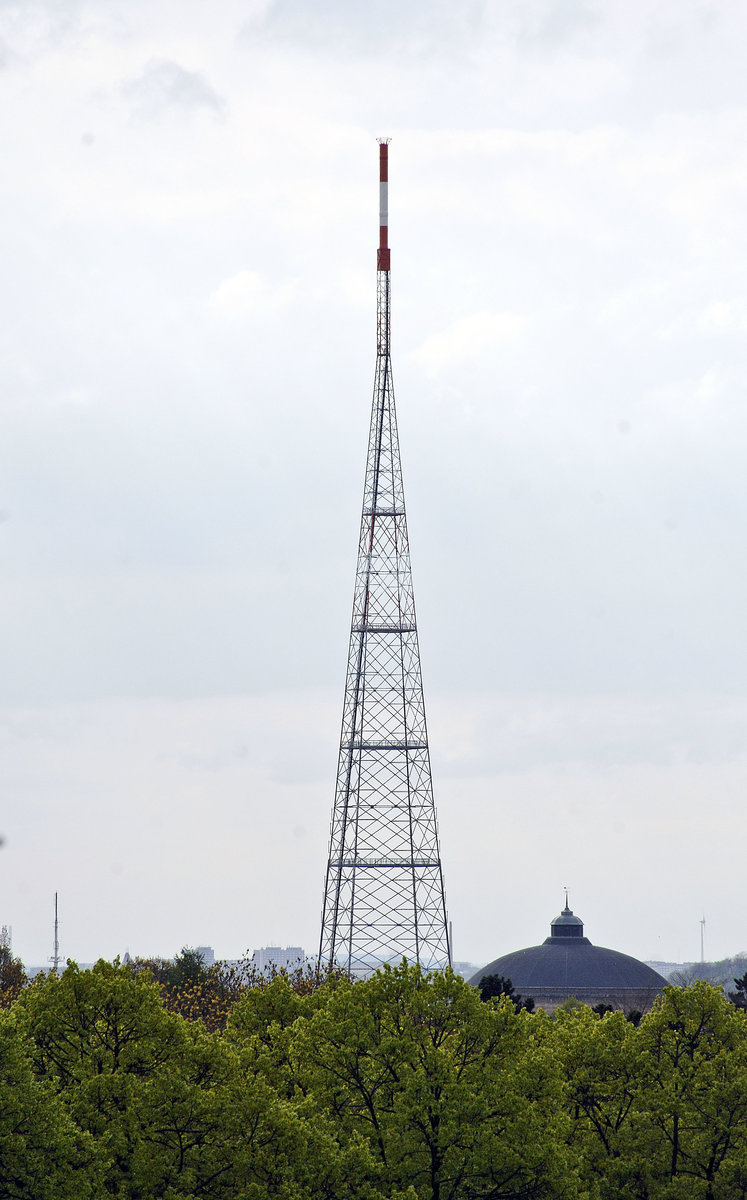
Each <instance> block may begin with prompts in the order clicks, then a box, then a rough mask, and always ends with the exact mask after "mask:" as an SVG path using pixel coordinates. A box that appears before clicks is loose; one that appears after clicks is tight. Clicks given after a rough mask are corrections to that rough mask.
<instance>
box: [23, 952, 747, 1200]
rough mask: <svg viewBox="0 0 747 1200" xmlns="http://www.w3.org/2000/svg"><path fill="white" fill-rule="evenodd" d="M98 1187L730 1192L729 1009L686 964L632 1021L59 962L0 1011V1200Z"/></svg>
mask: <svg viewBox="0 0 747 1200" xmlns="http://www.w3.org/2000/svg"><path fill="white" fill-rule="evenodd" d="M183 965H184V964H183ZM164 969H165V968H164ZM16 982H17V981H16ZM180 988H181V989H182V990H181V991H180V990H179V989H180ZM201 1010H202V1011H201ZM107 1196H112V1197H117V1198H121V1200H152V1198H157V1197H162V1198H163V1200H196V1198H197V1197H200V1198H203V1197H204V1198H205V1200H212V1198H215V1200H219V1198H221V1200H229V1198H230V1200H263V1198H265V1197H267V1198H269V1197H277V1198H279V1200H306V1198H307V1197H308V1198H309V1200H311V1198H312V1197H314V1198H316V1197H322V1198H327V1200H337V1198H339V1200H343V1198H344V1200H480V1198H482V1200H740V1198H741V1200H745V1197H747V1014H746V1013H745V1011H744V1010H743V1009H740V1008H739V1007H738V1006H736V1005H734V1004H732V1003H730V1002H729V1000H728V999H727V998H726V997H725V996H724V994H723V993H722V992H721V991H720V990H719V989H716V988H714V987H712V986H711V985H709V984H707V983H705V982H703V981H697V982H696V983H694V984H693V986H692V987H687V988H674V987H670V988H667V989H666V991H665V992H664V994H663V996H662V997H661V998H660V999H659V1000H658V1001H657V1003H656V1004H655V1006H654V1008H653V1009H652V1011H651V1012H649V1013H648V1014H646V1015H645V1016H644V1017H643V1019H642V1020H641V1022H640V1025H639V1026H638V1027H636V1026H635V1025H634V1024H633V1023H631V1022H630V1021H627V1020H626V1019H625V1018H624V1016H623V1015H622V1014H621V1013H617V1012H610V1013H605V1014H603V1015H600V1014H599V1013H596V1012H593V1011H592V1010H591V1009H589V1008H586V1007H584V1006H583V1005H573V1004H571V1005H566V1006H564V1007H563V1008H562V1009H561V1010H559V1011H558V1012H557V1013H555V1014H554V1015H552V1016H550V1015H548V1014H547V1013H545V1012H543V1011H541V1010H540V1011H538V1012H528V1011H527V1010H526V1009H525V1008H522V1007H517V1005H516V1004H515V1003H514V1002H513V1001H512V999H511V997H510V996H509V995H506V994H505V993H503V994H500V995H497V996H495V997H493V998H488V999H486V1000H483V999H481V996H480V993H479V992H478V991H477V989H476V988H473V987H471V986H470V985H469V984H467V983H465V982H464V981H463V980H462V979H460V978H459V977H458V976H456V975H454V974H453V973H452V972H450V971H447V972H443V973H434V974H431V975H424V974H423V973H421V971H420V970H419V969H418V968H417V967H409V966H407V965H406V964H404V963H403V964H402V965H401V966H399V967H396V968H386V969H384V970H382V971H380V972H378V973H377V974H375V975H373V976H372V977H371V978H370V979H367V980H365V981H361V982H351V981H350V980H348V979H347V978H345V977H344V976H342V975H334V974H332V975H329V976H328V977H325V978H316V977H314V976H313V975H312V974H308V973H307V974H304V973H303V972H297V973H296V974H294V975H284V974H282V973H281V974H280V975H278V976H276V977H275V978H266V977H254V978H253V979H251V980H244V981H241V980H237V979H233V980H231V979H230V978H229V979H223V980H222V981H221V978H220V973H219V972H217V973H216V972H204V971H203V972H202V973H200V972H194V971H192V970H191V969H190V970H185V971H184V972H183V978H182V979H181V980H179V979H177V977H176V976H175V975H173V974H172V976H171V977H170V978H161V979H159V978H158V969H157V967H156V966H154V967H153V968H152V969H151V968H148V967H146V966H144V965H143V964H128V965H126V966H123V965H120V964H119V963H114V964H112V963H106V962H103V961H102V962H99V963H97V964H96V966H95V967H93V968H92V969H91V970H86V971H83V970H79V969H78V968H77V967H76V966H75V965H74V964H70V965H69V966H68V967H67V969H66V970H65V971H64V972H63V973H62V974H61V975H60V976H56V975H54V974H50V975H45V976H41V977H38V978H37V979H36V980H35V981H33V982H32V983H31V984H29V985H27V986H23V987H16V988H15V989H14V992H13V995H12V998H11V1000H10V1002H9V1003H8V1005H7V1006H6V1007H5V1008H4V1009H3V1011H2V1012H0V1200H4V1198H6V1197H7V1198H8V1200H27V1198H28V1200H86V1198H90V1200H100V1198H102V1197H107Z"/></svg>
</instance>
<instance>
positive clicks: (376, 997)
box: [292, 963, 573, 1200]
mask: <svg viewBox="0 0 747 1200" xmlns="http://www.w3.org/2000/svg"><path fill="white" fill-rule="evenodd" d="M544 1024H545V1022H544V1020H543V1019H540V1018H539V1017H529V1016H528V1014H527V1013H526V1012H517V1011H516V1010H515V1008H514V1005H513V1004H512V1003H511V1001H510V1000H509V999H508V997H504V998H503V999H502V1000H500V1001H499V1002H498V1003H492V1004H483V1003H482V1002H481V1000H480V997H479V994H478V992H477V990H476V989H475V988H473V987H471V986H470V985H469V984H467V983H465V982H464V981H463V980H462V979H460V978H459V977H458V976H457V975H455V974H454V973H453V972H452V971H446V972H444V973H440V972H436V973H434V974H432V975H424V974H423V973H422V972H421V970H420V969H419V968H418V967H409V966H407V964H406V963H403V964H402V965H401V966H400V967H397V968H384V969H383V970H382V971H379V972H377V973H376V974H375V975H374V976H372V977H371V978H370V979H367V980H365V981H362V982H358V983H350V982H347V981H344V980H343V981H339V982H338V983H337V985H336V986H335V987H334V988H333V989H331V990H330V991H329V992H328V994H327V998H326V1003H325V1004H324V1005H322V1006H321V1007H319V1009H318V1011H317V1012H315V1013H314V1014H313V1015H312V1016H311V1017H310V1018H309V1019H308V1020H305V1021H296V1023H295V1024H294V1026H293V1027H292V1028H293V1031H294V1033H295V1038H296V1042H297V1047H296V1055H297V1062H298V1068H297V1069H298V1074H299V1090H302V1091H303V1092H304V1093H305V1096H306V1100H305V1104H306V1106H307V1110H308V1108H309V1106H313V1107H314V1108H315V1109H316V1111H317V1112H319V1113H320V1114H321V1115H323V1116H325V1117H326V1118H327V1119H328V1120H330V1121H331V1122H333V1125H334V1128H335V1130H336V1131H337V1136H338V1138H340V1141H341V1145H343V1146H348V1147H350V1146H355V1145H356V1144H360V1142H361V1140H364V1141H365V1143H366V1144H367V1146H368V1148H369V1151H370V1154H371V1156H372V1159H373V1162H374V1164H375V1174H374V1176H373V1177H372V1179H371V1186H374V1185H375V1186H377V1187H378V1188H380V1189H381V1190H382V1191H383V1192H384V1194H385V1195H387V1196H390V1195H394V1194H397V1195H400V1194H405V1193H407V1194H408V1195H412V1196H413V1197H418V1198H419V1200H461V1198H468V1197H470V1198H471V1197H475V1198H476V1197H486V1198H487V1197H501V1198H505V1200H508V1198H510V1197H516V1198H517V1200H518V1198H519V1197H521V1198H522V1200H539V1198H540V1197H551V1196H552V1197H561V1196H564V1195H567V1194H572V1191H573V1185H572V1180H571V1176H570V1173H569V1171H568V1164H567V1161H566V1152H565V1147H564V1141H565V1137H564V1123H565V1116H564V1114H563V1111H562V1104H561V1081H560V1077H559V1073H558V1071H557V1070H556V1069H555V1065H554V1062H553V1057H552V1054H551V1052H550V1050H549V1045H548V1037H547V1035H546V1032H543V1029H544ZM408 1189H411V1190H410V1192H408ZM568 1189H570V1191H569V1190H568Z"/></svg>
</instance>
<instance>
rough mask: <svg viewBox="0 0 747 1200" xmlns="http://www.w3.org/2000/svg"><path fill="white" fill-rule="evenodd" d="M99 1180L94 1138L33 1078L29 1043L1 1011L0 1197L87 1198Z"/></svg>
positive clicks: (37, 1199) (29, 1199)
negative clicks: (80, 1129)
mask: <svg viewBox="0 0 747 1200" xmlns="http://www.w3.org/2000/svg"><path fill="white" fill-rule="evenodd" d="M97 1179H98V1172H97V1169H96V1160H95V1149H94V1144H93V1140H92V1139H91V1138H90V1137H87V1136H86V1135H85V1134H82V1133H81V1132H80V1131H79V1130H78V1129H77V1128H76V1126H75V1124H74V1122H73V1121H72V1120H71V1119H70V1117H69V1115H68V1113H67V1112H66V1110H65V1106H64V1104H63V1103H62V1102H61V1101H60V1100H59V1098H58V1097H57V1096H56V1095H55V1094H54V1090H53V1089H52V1088H50V1087H49V1086H48V1085H46V1084H45V1083H43V1082H41V1081H40V1080H38V1079H36V1078H35V1077H34V1073H33V1070H32V1066H31V1056H30V1047H29V1044H28V1043H27V1041H26V1039H25V1038H24V1036H23V1034H22V1032H21V1031H20V1030H19V1028H18V1027H17V1025H16V1023H15V1022H14V1020H13V1018H12V1017H11V1016H9V1015H8V1014H7V1013H3V1014H0V1200H87V1198H88V1197H90V1196H92V1195H93V1194H94V1190H95V1184H96V1182H97Z"/></svg>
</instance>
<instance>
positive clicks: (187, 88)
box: [121, 59, 226, 119]
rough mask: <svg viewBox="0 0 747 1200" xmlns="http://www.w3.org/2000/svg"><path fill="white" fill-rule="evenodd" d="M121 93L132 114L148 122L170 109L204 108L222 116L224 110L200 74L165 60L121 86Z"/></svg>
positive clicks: (194, 109) (217, 96)
mask: <svg viewBox="0 0 747 1200" xmlns="http://www.w3.org/2000/svg"><path fill="white" fill-rule="evenodd" d="M121 90H122V93H123V95H124V96H126V97H127V98H128V99H130V100H132V101H134V106H135V112H136V114H137V115H138V116H141V117H146V118H150V119H154V118H155V119H158V118H159V117H161V116H162V115H163V114H164V113H166V112H169V111H171V110H174V109H181V110H182V111H183V112H197V111H199V110H200V109H206V110H207V111H208V112H212V113H213V114H214V115H215V116H218V117H222V116H223V114H224V112H225V107H226V102H225V100H224V99H223V97H222V96H220V95H219V94H218V93H217V92H216V91H215V89H214V88H213V87H212V85H211V84H210V83H209V82H208V80H207V79H205V77H204V76H203V75H201V74H200V73H199V72H198V71H187V70H185V68H184V67H181V66H180V65H179V63H176V62H170V61H168V60H166V59H158V60H154V61H153V62H150V63H148V65H147V67H146V68H145V70H144V71H143V73H142V74H141V75H140V76H138V78H137V79H134V80H130V81H128V82H126V83H124V84H122V89H121Z"/></svg>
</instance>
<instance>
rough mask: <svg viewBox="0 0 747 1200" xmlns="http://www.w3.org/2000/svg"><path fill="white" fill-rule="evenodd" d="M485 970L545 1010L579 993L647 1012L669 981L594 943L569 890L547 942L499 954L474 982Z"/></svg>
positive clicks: (596, 1000) (582, 997) (579, 997)
mask: <svg viewBox="0 0 747 1200" xmlns="http://www.w3.org/2000/svg"><path fill="white" fill-rule="evenodd" d="M485 975H502V976H503V978H504V979H510V980H511V983H512V984H513V987H514V989H515V991H516V992H517V993H518V994H519V995H520V996H524V997H525V998H526V997H528V996H531V997H532V998H533V999H534V1002H535V1004H536V1005H538V1006H541V1007H542V1008H545V1009H553V1008H557V1006H558V1005H559V1004H562V1003H563V1001H564V1000H567V999H569V997H571V996H573V997H574V998H575V999H576V1000H580V1001H582V1002H583V1003H584V1004H589V1005H591V1006H593V1005H595V1004H610V1005H611V1006H612V1007H613V1008H619V1009H622V1010H623V1012H626V1013H627V1012H631V1011H632V1010H633V1009H638V1010H640V1011H641V1012H645V1011H646V1010H647V1009H648V1008H650V1007H651V1004H652V1003H653V1000H654V998H655V997H656V996H658V994H659V992H660V991H661V989H662V988H663V987H665V986H666V982H667V981H666V979H664V978H663V977H662V976H661V975H659V973H658V972H657V971H654V970H653V968H651V967H647V966H646V964H645V963H642V962H639V961H638V959H637V958H631V956H630V955H629V954H620V953H619V952H618V951H617V950H606V949H605V948H604V947H603V946H593V945H592V943H591V942H590V941H589V939H588V938H587V937H585V936H584V923H583V921H582V920H581V918H580V917H577V916H576V915H575V914H574V913H573V912H572V911H571V909H570V908H569V907H568V895H567V893H566V898H565V908H564V909H563V911H562V912H561V914H560V916H558V917H555V918H554V920H553V921H551V922H550V936H549V937H548V938H545V940H544V942H543V943H542V945H541V946H530V947H529V948H528V949H526V950H514V951H513V953H511V954H504V955H502V957H501V958H496V959H495V960H494V961H493V962H491V963H488V965H487V966H486V967H483V968H482V970H480V971H478V972H477V973H476V974H475V975H473V976H472V978H471V979H470V983H472V984H475V985H477V984H479V982H480V980H481V979H482V978H483V976H485Z"/></svg>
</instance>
